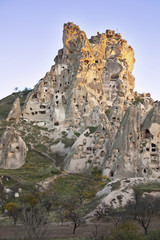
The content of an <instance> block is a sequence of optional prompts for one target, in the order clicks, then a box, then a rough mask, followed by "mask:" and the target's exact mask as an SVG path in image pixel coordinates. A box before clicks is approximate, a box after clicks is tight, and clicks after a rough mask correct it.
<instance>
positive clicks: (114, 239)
mask: <svg viewBox="0 0 160 240" xmlns="http://www.w3.org/2000/svg"><path fill="white" fill-rule="evenodd" d="M133 239H134V240H142V239H143V238H142V236H141V235H140V234H139V233H138V228H137V226H135V225H134V224H133V223H132V222H130V221H126V222H123V223H121V224H119V225H118V227H117V228H116V229H114V230H112V232H111V237H110V240H133Z"/></svg>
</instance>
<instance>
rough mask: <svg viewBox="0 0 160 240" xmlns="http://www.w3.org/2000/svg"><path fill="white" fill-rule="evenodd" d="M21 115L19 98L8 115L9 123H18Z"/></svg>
mask: <svg viewBox="0 0 160 240" xmlns="http://www.w3.org/2000/svg"><path fill="white" fill-rule="evenodd" d="M20 115H21V107H20V100H19V97H18V98H16V100H15V102H14V103H13V107H12V109H11V111H10V112H9V114H8V117H7V119H6V120H7V121H15V122H16V123H18V121H19V118H20Z"/></svg>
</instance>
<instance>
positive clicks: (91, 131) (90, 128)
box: [84, 127, 98, 137]
mask: <svg viewBox="0 0 160 240" xmlns="http://www.w3.org/2000/svg"><path fill="white" fill-rule="evenodd" d="M87 128H88V129H89V133H85V134H84V136H86V137H88V136H89V135H90V134H92V133H94V132H95V131H96V130H97V128H98V127H87Z"/></svg>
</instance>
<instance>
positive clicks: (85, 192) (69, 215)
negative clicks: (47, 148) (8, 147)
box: [0, 180, 96, 239]
mask: <svg viewBox="0 0 160 240" xmlns="http://www.w3.org/2000/svg"><path fill="white" fill-rule="evenodd" d="M17 191H18V189H14V190H13V189H12V190H11V191H10V192H9V193H6V191H5V188H4V187H3V185H0V205H1V212H2V213H3V214H4V213H6V214H7V215H8V216H9V217H10V218H12V219H13V223H14V225H16V224H17V222H19V223H21V225H22V226H23V228H24V231H23V233H24V234H25V236H26V239H41V238H42V236H45V239H49V236H48V235H49V233H50V231H48V230H47V228H48V225H47V223H48V217H49V215H50V212H51V210H52V213H54V218H55V221H58V222H61V224H62V225H63V224H64V222H65V221H67V222H71V223H72V225H73V234H74V233H75V231H76V229H77V228H78V227H79V226H80V225H82V224H84V223H85V219H84V215H85V210H84V208H83V205H84V202H87V200H89V199H91V198H92V197H94V196H95V194H96V191H95V186H93V187H92V186H90V185H87V184H86V181H85V180H81V181H78V182H77V183H75V184H74V192H76V194H74V195H73V194H70V193H68V194H67V195H65V196H62V195H61V194H59V193H58V192H57V191H56V190H55V191H54V190H53V191H50V190H48V191H46V192H40V191H39V190H38V189H37V188H35V189H33V190H32V191H31V192H29V193H26V194H23V192H22V193H21V194H20V196H19V198H15V195H14V193H15V192H17Z"/></svg>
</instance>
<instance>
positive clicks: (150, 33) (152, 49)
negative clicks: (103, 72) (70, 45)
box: [0, 0, 160, 100]
mask: <svg viewBox="0 0 160 240" xmlns="http://www.w3.org/2000/svg"><path fill="white" fill-rule="evenodd" d="M66 22H74V23H76V24H78V25H79V26H80V28H81V29H82V30H84V31H85V32H86V34H87V37H89V38H90V36H91V35H96V34H97V32H100V33H102V32H105V30H106V29H113V30H115V31H116V32H120V33H121V35H122V37H123V38H124V39H126V40H127V41H128V44H129V45H131V46H132V47H133V49H134V51H135V58H136V63H135V67H134V71H133V74H134V76H135V78H136V87H135V90H137V91H138V92H140V93H142V92H150V93H151V96H152V97H153V99H154V100H160V94H159V93H160V74H159V69H160V0H77V1H76V0H0V99H1V98H3V97H5V96H7V95H9V94H11V93H12V92H13V91H14V88H15V87H18V88H19V89H20V90H23V89H24V88H25V87H28V88H33V86H34V85H35V84H36V83H37V82H38V81H39V80H40V79H41V78H43V77H44V75H45V73H46V72H47V71H49V70H50V67H51V66H52V65H53V64H54V58H55V56H56V54H57V51H58V49H60V48H62V31H63V24H64V23H66Z"/></svg>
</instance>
